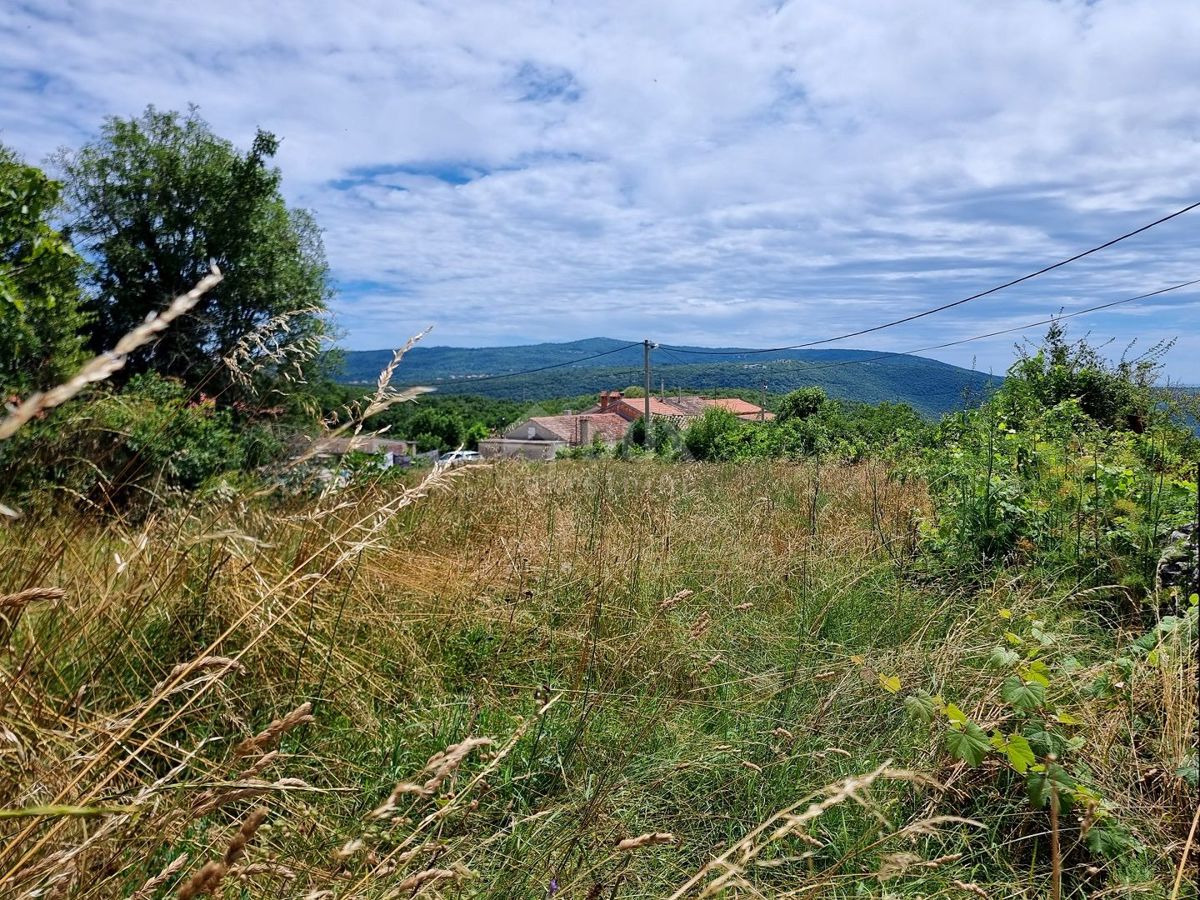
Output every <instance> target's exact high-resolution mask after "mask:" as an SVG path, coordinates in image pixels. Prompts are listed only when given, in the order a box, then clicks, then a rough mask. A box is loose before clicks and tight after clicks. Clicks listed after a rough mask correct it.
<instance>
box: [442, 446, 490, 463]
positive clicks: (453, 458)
mask: <svg viewBox="0 0 1200 900" xmlns="http://www.w3.org/2000/svg"><path fill="white" fill-rule="evenodd" d="M482 459H483V457H482V456H480V455H479V452H478V451H476V450H451V451H450V452H449V453H443V454H442V455H441V456H440V457H438V464H439V465H443V466H446V467H454V466H465V465H467V464H468V463H473V462H479V461H480V460H482Z"/></svg>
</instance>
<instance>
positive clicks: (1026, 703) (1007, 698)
mask: <svg viewBox="0 0 1200 900" xmlns="http://www.w3.org/2000/svg"><path fill="white" fill-rule="evenodd" d="M1000 696H1001V697H1003V698H1004V702H1005V703H1009V704H1011V705H1013V706H1015V707H1016V708H1017V709H1023V710H1025V711H1026V712H1032V711H1033V710H1035V709H1039V708H1041V707H1042V706H1043V705H1044V704H1045V702H1046V688H1045V687H1043V686H1042V685H1040V684H1038V683H1037V682H1034V683H1032V684H1025V683H1024V682H1022V681H1021V679H1020V678H1007V679H1005V681H1004V684H1003V685H1001V687H1000Z"/></svg>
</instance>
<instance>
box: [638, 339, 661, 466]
mask: <svg viewBox="0 0 1200 900" xmlns="http://www.w3.org/2000/svg"><path fill="white" fill-rule="evenodd" d="M657 346H658V344H655V343H654V342H653V341H651V340H649V339H647V340H644V341H642V367H643V368H644V369H645V376H646V399H645V404H646V405H645V415H644V417H643V419H642V424H643V425H645V426H646V442H645V446H646V447H649V446H650V351H651V350H653V349H654V348H655V347H657Z"/></svg>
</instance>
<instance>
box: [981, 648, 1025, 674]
mask: <svg viewBox="0 0 1200 900" xmlns="http://www.w3.org/2000/svg"><path fill="white" fill-rule="evenodd" d="M1020 658H1021V657H1020V655H1019V654H1018V653H1017V652H1016V651H1015V650H1009V649H1008V648H1006V647H997V648H996V649H995V650H993V651H992V654H991V656H989V657H988V658H987V667H988V668H989V669H1011V668H1012V667H1013V666H1015V665H1016V664H1017V661H1018V660H1019V659H1020Z"/></svg>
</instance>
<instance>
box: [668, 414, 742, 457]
mask: <svg viewBox="0 0 1200 900" xmlns="http://www.w3.org/2000/svg"><path fill="white" fill-rule="evenodd" d="M743 424H745V423H743V422H740V421H739V420H738V417H737V416H735V415H734V414H733V413H731V412H730V411H729V410H727V409H722V408H720V407H719V406H714V407H710V408H708V409H706V410H705V411H704V413H703V414H702V415H701V416H700V417H699V418H697V419H694V420H692V423H691V424H690V425H689V426H688V428H687V430H686V431H685V432H684V433H683V446H684V447H686V448H687V451H688V453H690V454H691V455H692V456H693V458H695V459H704V460H718V459H731V458H733V456H734V455H735V453H734V447H733V444H734V437H735V435H737V433H738V432H739V431H740V427H741V426H742V425H743Z"/></svg>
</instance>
